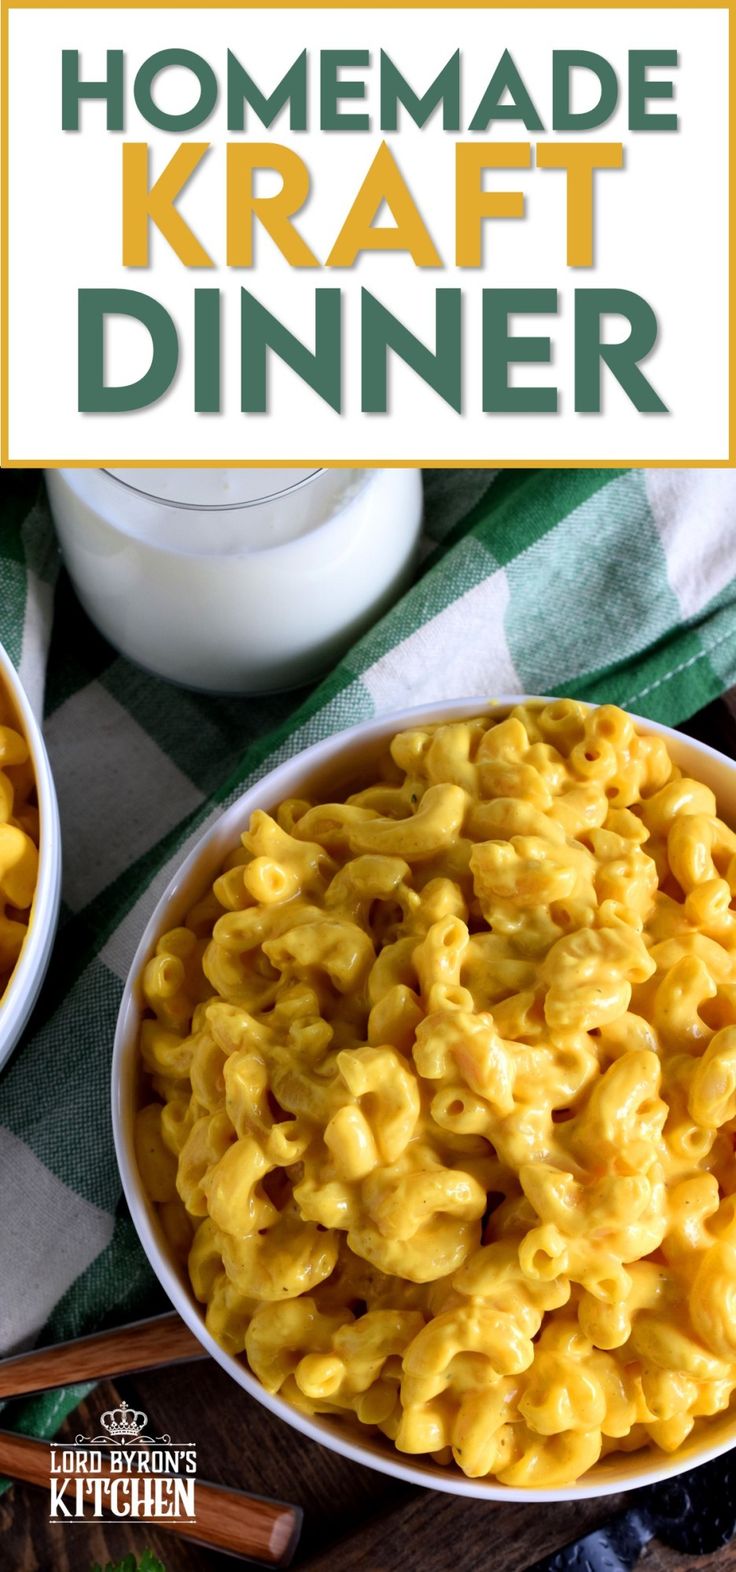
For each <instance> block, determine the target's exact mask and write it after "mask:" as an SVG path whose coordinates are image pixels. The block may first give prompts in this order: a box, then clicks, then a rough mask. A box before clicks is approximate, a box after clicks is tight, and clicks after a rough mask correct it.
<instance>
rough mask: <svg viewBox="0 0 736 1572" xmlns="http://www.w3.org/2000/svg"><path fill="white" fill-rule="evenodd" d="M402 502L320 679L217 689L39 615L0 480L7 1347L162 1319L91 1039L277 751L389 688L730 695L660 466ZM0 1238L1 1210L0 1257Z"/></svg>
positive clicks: (34, 490) (708, 547)
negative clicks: (371, 620) (44, 748)
mask: <svg viewBox="0 0 736 1572" xmlns="http://www.w3.org/2000/svg"><path fill="white" fill-rule="evenodd" d="M712 485H713V481H712V478H711V480H710V481H709V486H710V487H711V488H712ZM722 485H723V487H725V488H731V492H730V494H731V499H732V507H731V512H730V517H731V518H736V479H735V478H734V477H733V476H732V475H731V474H730V473H729V472H724V473H723V479H722ZM670 491H671V494H672V497H673V498H674V499H675V501H676V502H677V511H676V514H675V512H674V511H673V512H671V513H669V512H668V511H667V509H668V501H667V499H668V497H669V495H670ZM426 496H427V534H426V539H425V543H424V554H423V557H422V565H421V568H420V571H419V573H418V576H417V579H416V582H415V584H414V586H413V588H412V589H410V590H409V592H408V593H407V594H406V595H405V596H404V598H403V600H402V601H401V602H400V603H399V604H398V605H397V606H395V607H394V608H393V609H392V610H391V611H390V612H388V614H387V615H386V616H385V617H383V618H382V619H381V621H380V622H379V623H378V624H377V626H376V627H374V628H373V629H371V630H370V632H369V633H368V634H366V635H365V637H364V638H362V639H361V640H360V641H359V642H358V643H357V644H356V645H355V646H354V647H353V648H352V649H351V650H349V651H348V652H347V653H346V654H345V656H344V657H343V660H342V661H341V663H340V664H339V665H338V666H337V667H336V668H335V670H334V671H332V672H331V673H329V674H328V676H327V677H326V678H325V679H324V681H323V682H321V683H320V684H319V685H317V686H316V687H313V688H312V689H310V690H308V691H301V692H298V693H294V694H286V695H283V694H282V695H279V696H277V697H269V698H260V699H232V698H223V699H217V698H208V697H203V696H202V695H196V694H190V693H185V692H181V691H179V690H177V689H175V688H172V687H169V686H167V685H166V684H164V683H162V682H159V681H157V680H156V679H155V678H153V677H151V676H149V675H147V674H146V673H144V672H142V671H139V670H138V669H136V668H134V667H132V666H131V665H129V664H128V662H127V661H125V660H123V659H122V658H121V657H120V656H118V655H117V654H116V653H115V652H114V651H113V650H111V649H110V647H109V646H108V645H107V644H106V643H105V641H104V639H102V638H101V637H100V635H99V634H98V633H97V632H96V631H95V630H94V629H93V628H92V627H91V625H90V623H89V622H88V620H87V619H86V617H85V616H84V614H83V613H82V612H81V610H80V608H79V606H78V603H77V602H76V599H75V597H74V595H73V592H72V590H71V587H70V585H69V583H68V580H67V579H66V576H65V575H64V574H63V573H62V575H61V577H60V578H59V580H58V583H57V585H56V590H55V599H54V601H53V608H52V598H51V592H50V588H49V586H50V585H51V584H52V583H53V581H54V577H55V572H56V564H57V558H56V553H55V548H54V542H53V533H52V529H51V525H50V521H49V519H48V515H47V512H46V509H45V504H44V503H43V498H42V495H41V494H40V493H39V481H38V477H37V476H36V475H34V474H23V473H22V472H18V473H17V474H15V475H14V476H13V477H12V478H10V479H9V481H8V483H7V486H6V489H5V494H4V497H3V502H2V508H1V509H0V639H2V642H3V643H4V645H5V647H6V648H7V649H8V651H9V653H10V655H11V658H12V659H13V660H14V661H15V662H16V663H20V662H21V660H22V663H23V671H24V675H25V673H26V671H27V670H29V671H32V672H35V673H37V674H38V676H39V678H40V677H41V676H43V674H44V673H45V675H46V707H45V714H46V731H47V738H48V742H49V749H50V753H51V758H52V765H53V768H54V772H55V776H56V780H57V785H58V789H59V796H60V800H61V804H62V828H63V834H64V843H65V863H66V882H65V891H64V908H63V915H62V924H61V928H60V934H59V940H58V943H57V948H56V952H55V955H54V957H53V960H52V965H51V968H50V971H49V976H48V979H47V982H46V985H45V987H44V989H43V992H42V996H41V999H40V1002H39V1005H38V1007H37V1009H36V1011H35V1013H34V1017H33V1020H32V1022H31V1025H30V1028H29V1030H28V1031H27V1033H26V1036H25V1039H24V1041H23V1043H22V1045H21V1046H20V1048H19V1049H18V1051H17V1053H16V1055H15V1056H14V1058H13V1060H12V1061H11V1063H10V1064H9V1065H8V1066H7V1067H6V1069H5V1071H4V1073H3V1074H2V1076H1V1077H0V1178H1V1179H2V1181H3V1184H4V1185H5V1184H6V1182H7V1183H8V1184H9V1185H10V1186H11V1187H12V1186H13V1184H15V1190H14V1191H13V1194H14V1209H15V1210H14V1218H13V1227H15V1228H16V1230H21V1231H22V1232H23V1235H24V1236H25V1235H27V1236H28V1238H29V1239H30V1240H32V1241H33V1249H34V1251H35V1252H36V1253H37V1259H38V1263H39V1264H38V1269H37V1271H36V1273H35V1276H34V1275H33V1273H31V1280H30V1282H29V1281H28V1280H24V1282H23V1283H21V1282H20V1276H19V1274H20V1255H19V1254H18V1255H17V1258H14V1255H13V1247H12V1245H11V1246H10V1247H8V1246H7V1245H6V1247H5V1248H6V1254H5V1256H4V1258H3V1262H2V1265H3V1298H2V1303H1V1304H0V1346H2V1347H3V1348H5V1349H7V1348H9V1347H10V1346H11V1344H12V1343H13V1342H14V1341H17V1340H18V1339H22V1338H24V1337H25V1338H27V1337H29V1336H33V1337H41V1338H46V1339H54V1338H62V1337H72V1336H75V1335H77V1334H79V1333H81V1332H84V1331H87V1330H90V1329H92V1328H93V1327H95V1326H98V1325H102V1324H110V1323H112V1322H114V1321H115V1320H125V1319H129V1318H130V1317H132V1316H134V1315H137V1314H142V1313H145V1312H146V1311H147V1310H153V1309H160V1308H161V1304H162V1299H161V1291H160V1289H159V1288H158V1286H157V1285H156V1283H155V1282H154V1280H153V1278H152V1275H151V1273H150V1270H149V1268H148V1266H147V1263H146V1261H145V1258H144V1256H143V1253H142V1251H141V1250H140V1247H139V1246H138V1243H137V1240H136V1237H135V1234H134V1231H133V1228H132V1225H131V1222H130V1220H129V1218H128V1216H127V1213H126V1211H125V1208H124V1206H123V1204H122V1201H121V1196H120V1186H119V1180H118V1176H117V1170H116V1166H115V1161H114V1155H113V1150H112V1139H111V1130H110V1115H109V1074H110V1057H111V1048H112V1036H113V1029H114V1021H115V1015H116V1011H117V1008H118V1003H119V999H120V996H121V992H122V987H123V980H124V977H125V974H126V970H127V967H128V965H129V962H130V958H131V955H132V952H133V949H134V947H135V943H136V941H137V938H138V935H139V934H140V932H141V930H142V928H143V926H144V923H145V921H146V918H147V915H148V913H149V911H150V910H151V907H152V905H153V904H154V900H155V896H156V892H157V890H159V889H160V888H161V887H162V884H163V883H164V882H165V880H166V878H167V877H168V876H169V874H170V873H171V872H173V870H174V869H175V868H176V866H177V864H178V862H179V861H180V859H181V856H182V849H183V847H184V846H186V845H187V844H190V843H191V841H192V839H193V838H194V837H195V836H196V835H197V834H198V833H199V830H200V828H201V826H202V825H203V824H205V823H206V822H208V821H209V820H210V819H211V818H212V816H213V815H214V814H215V813H216V812H217V811H218V810H219V808H220V807H221V806H222V805H223V804H225V803H227V802H230V801H232V800H233V799H234V798H236V797H237V796H238V795H239V794H240V793H241V792H242V791H243V790H244V789H245V787H247V786H248V785H249V784H250V783H251V782H253V781H255V780H257V779H259V778H260V777H261V776H262V775H263V774H264V773H265V772H266V771H267V770H268V769H269V768H270V767H271V766H272V765H273V764H274V763H276V762H278V761H279V760H281V759H285V758H288V757H289V756H290V755H292V754H293V753H294V752H295V751H296V750H298V749H300V748H303V747H305V746H306V745H308V744H309V743H310V742H314V741H316V740H318V739H319V738H321V737H324V736H327V735H328V734H330V733H331V732H334V731H337V730H340V729H341V728H343V727H346V726H349V725H351V724H354V723H355V722H356V721H359V720H362V719H365V718H367V717H369V716H371V715H373V714H376V713H380V712H382V711H385V710H386V709H387V708H391V707H397V706H399V705H401V704H404V703H406V702H407V701H408V699H407V696H409V701H411V702H416V703H424V702H428V701H431V700H432V699H433V698H434V697H436V696H437V695H438V694H439V695H440V696H441V697H452V696H458V697H459V696H467V695H468V694H472V693H484V692H485V693H493V692H500V691H507V692H508V691H520V690H521V689H522V688H526V689H528V690H530V691H535V690H536V691H547V692H551V693H554V692H560V691H567V692H572V693H575V694H578V695H580V696H581V697H584V698H587V699H613V700H616V701H617V702H619V703H623V704H628V705H630V706H631V707H632V708H634V709H636V710H639V711H640V713H642V714H644V715H648V716H652V717H655V718H659V719H662V720H665V721H668V722H670V723H677V722H679V721H682V720H684V719H686V717H687V716H688V715H690V714H692V713H693V712H694V711H695V710H697V709H699V708H700V707H701V706H702V705H703V704H705V703H706V702H708V700H710V699H712V698H714V697H716V696H717V695H718V694H719V693H722V692H723V690H724V689H725V688H727V687H730V686H731V685H732V684H733V683H735V682H736V582H735V573H734V564H733V561H732V558H731V554H730V552H729V550H728V549H726V543H724V536H723V529H724V525H723V519H724V517H726V516H728V513H729V509H728V507H725V509H724V507H723V506H722V505H720V506H719V510H718V514H717V516H716V514H715V512H714V510H713V508H712V507H710V506H709V503H708V496H711V497H712V490H711V491H710V492H709V491H707V490H705V489H704V490H703V491H702V492H701V491H700V490H699V489H698V484H697V481H693V480H692V478H691V479H690V482H689V489H688V492H687V498H686V500H685V501H683V493H682V492H681V491H678V488H677V485H676V483H675V481H673V485H672V488H668V487H667V486H665V485H663V484H662V476H661V473H660V472H658V479H657V484H656V485H655V484H654V483H652V482H651V479H650V477H648V476H646V475H642V474H640V473H637V474H632V473H629V472H626V471H616V470H571V471H567V470H556V471H545V472H542V471H539V472H538V471H521V470H518V471H514V472H506V473H503V472H501V473H499V474H497V475H495V476H491V475H490V474H488V473H487V472H481V471H442V472H437V471H433V472H430V473H429V474H428V475H427V477H426ZM720 497H721V504H722V503H723V493H722V492H721V494H720ZM678 499H679V500H678ZM726 500H727V499H726ZM673 508H674V502H673ZM691 562H692V564H693V573H692V574H691V573H690V572H689V564H690V563H691ZM696 566H697V573H695V571H694V570H695V567H696ZM693 586H695V588H693ZM52 609H53V625H52ZM37 691H38V693H39V694H40V691H41V684H40V680H39V681H38V683H37ZM126 759H131V760H139V761H144V762H143V763H142V764H140V765H139V766H138V769H137V771H136V769H134V768H133V767H131V768H129V769H125V768H124V767H121V763H120V761H121V760H123V761H124V760H126ZM21 1169H22V1170H23V1172H24V1173H26V1174H27V1176H28V1185H29V1189H28V1199H27V1201H25V1200H24V1192H23V1190H22V1186H21V1185H20V1180H19V1178H18V1174H19V1171H20V1170H21ZM37 1194H43V1195H44V1197H45V1198H46V1199H45V1203H44V1207H45V1210H47V1212H48V1220H49V1221H48V1227H47V1223H46V1217H45V1215H41V1216H39V1215H37V1214H38V1210H39V1209H38V1207H36V1208H35V1209H34V1206H33V1196H34V1195H37ZM24 1207H25V1208H26V1210H25V1211H24ZM72 1211H73V1212H74V1215H75V1217H76V1218H78V1222H77V1224H76V1225H75V1231H71V1230H70V1237H69V1238H68V1239H67V1240H64V1241H62V1244H61V1246H60V1242H59V1239H58V1237H52V1235H51V1228H52V1226H53V1228H54V1229H55V1230H56V1233H57V1234H58V1218H59V1217H60V1216H62V1217H63V1216H64V1215H66V1214H67V1213H70V1212H72ZM16 1213H17V1215H15V1214H16ZM54 1220H55V1221H54ZM6 1226H7V1219H6ZM2 1230H3V1219H2V1213H0V1241H2V1239H3V1237H4V1235H3V1232H2ZM45 1230H46V1231H45ZM15 1237H16V1238H18V1237H20V1234H16V1235H15ZM80 1395H81V1391H71V1392H68V1393H66V1394H62V1395H61V1396H60V1395H59V1394H49V1395H46V1396H43V1397H40V1398H38V1399H34V1401H33V1403H32V1404H25V1405H20V1406H19V1405H14V1406H13V1408H12V1409H11V1410H10V1411H9V1417H10V1419H11V1420H12V1422H13V1423H18V1424H19V1426H20V1425H22V1426H25V1427H26V1428H29V1429H32V1430H33V1431H35V1433H37V1434H43V1433H45V1434H50V1433H52V1432H53V1430H54V1428H55V1427H56V1426H57V1425H58V1423H59V1421H60V1419H61V1417H62V1416H63V1414H64V1412H65V1411H66V1410H67V1409H68V1408H71V1407H73V1406H74V1404H75V1403H76V1401H77V1400H78V1398H79V1396H80Z"/></svg>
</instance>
